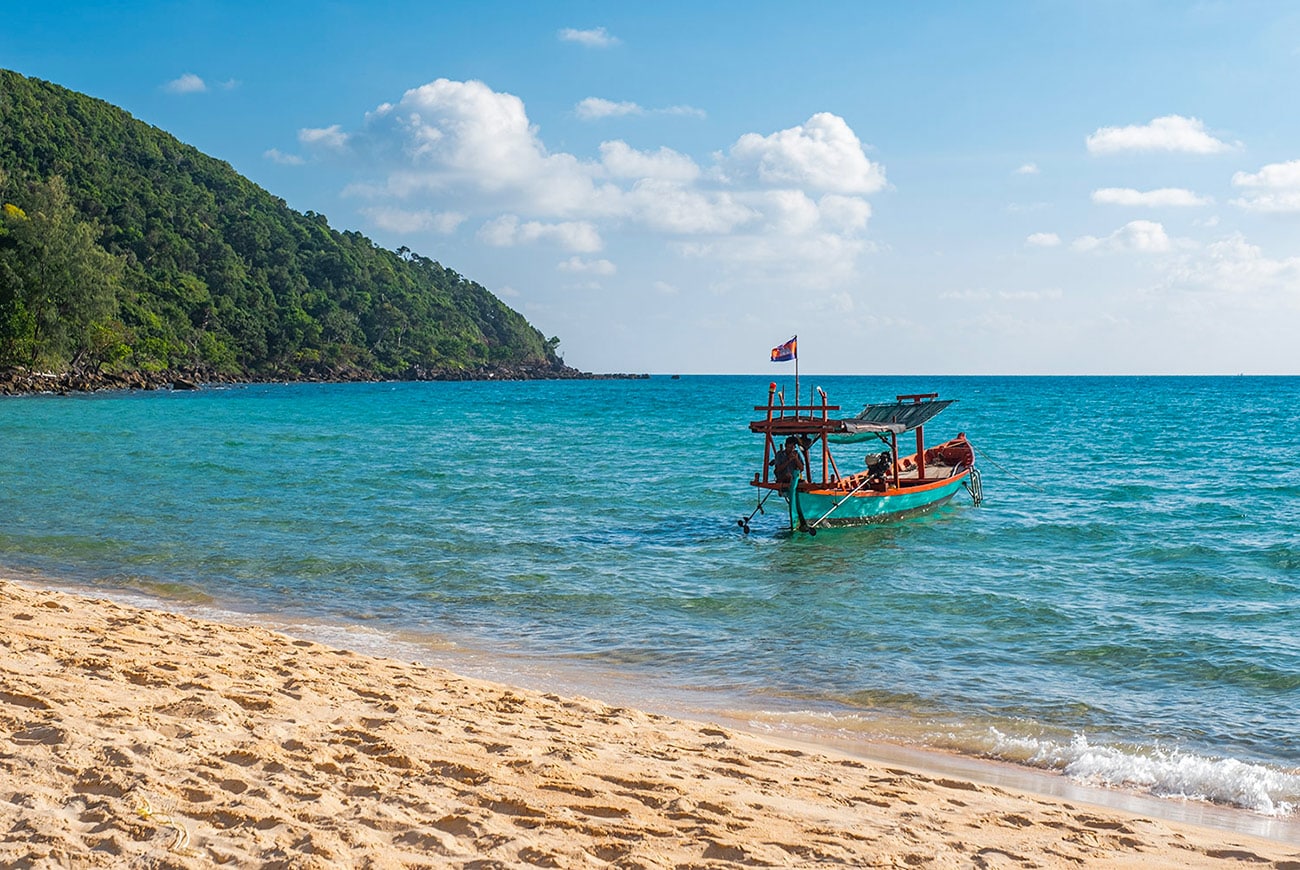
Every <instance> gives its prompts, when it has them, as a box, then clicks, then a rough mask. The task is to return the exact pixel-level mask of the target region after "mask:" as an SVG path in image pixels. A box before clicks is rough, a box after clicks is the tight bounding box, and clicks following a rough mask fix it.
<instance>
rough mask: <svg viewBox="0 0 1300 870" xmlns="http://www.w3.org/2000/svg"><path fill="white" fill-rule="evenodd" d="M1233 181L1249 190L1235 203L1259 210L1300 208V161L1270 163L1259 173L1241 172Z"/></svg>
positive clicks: (1298, 209)
mask: <svg viewBox="0 0 1300 870" xmlns="http://www.w3.org/2000/svg"><path fill="white" fill-rule="evenodd" d="M1232 183H1233V185H1234V186H1235V187H1242V188H1245V189H1246V194H1245V195H1244V196H1243V197H1241V198H1240V199H1234V200H1233V201H1232V202H1233V205H1237V206H1240V207H1242V208H1244V209H1247V210H1249V211H1259V212H1292V211H1300V160H1291V161H1289V162H1287V163H1270V164H1268V165H1267V166H1264V167H1263V168H1262V169H1260V170H1259V172H1255V173H1249V172H1238V173H1236V174H1235V175H1233V176H1232Z"/></svg>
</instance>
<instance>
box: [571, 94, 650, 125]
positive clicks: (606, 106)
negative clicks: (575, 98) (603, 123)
mask: <svg viewBox="0 0 1300 870" xmlns="http://www.w3.org/2000/svg"><path fill="white" fill-rule="evenodd" d="M573 113H574V114H575V115H577V116H578V117H579V118H581V119H582V120H584V121H591V120H594V119H597V118H618V117H621V116H623V115H644V114H645V109H643V108H641V107H640V106H638V105H637V104H636V103H626V102H624V103H616V102H614V101H613V100H602V99H601V98H600V97H587V98H586V99H585V100H583V101H582V102H580V103H578V105H576V106H574V107H573Z"/></svg>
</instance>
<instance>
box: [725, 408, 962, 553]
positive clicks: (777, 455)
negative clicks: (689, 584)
mask: <svg viewBox="0 0 1300 870" xmlns="http://www.w3.org/2000/svg"><path fill="white" fill-rule="evenodd" d="M817 394H818V397H819V402H818V403H817V404H808V405H800V404H798V400H797V399H796V403H795V404H794V405H786V404H785V401H784V397H783V396H781V395H778V394H777V392H776V384H772V385H770V386H769V388H768V393H767V404H766V405H756V406H754V410H755V411H762V412H764V414H765V416H764V417H763V419H761V420H755V421H753V422H752V423H750V424H749V429H750V431H751V432H755V433H758V434H760V435H762V436H763V470H762V471H761V472H756V473H755V474H754V479H753V480H751V481H750V484H751V485H752V486H754V487H757V488H758V490H759V493H760V495H759V502H758V507H756V508H755V509H754V513H751V514H750V515H749V517H748V518H745V519H742V520H739V521H738V524H739V525H740V526H741V528H742V529H744V531H745V532H746V534H748V532H749V521H750V520H751V519H753V517H754V514H756V513H758V512H759V511H761V510H762V507H763V503H764V502H765V501H767V498H768V497H769V496H771V495H772V493H774V492H775V493H779V494H780V496H781V497H782V498H783V499H784V500H785V501H786V503H787V505H788V507H789V509H790V529H791V530H792V531H794V530H798V531H801V532H808V533H809V534H812V535H815V534H817V530H818V529H822V528H827V527H830V526H858V525H866V524H868V523H878V522H885V521H887V520H894V519H900V518H903V517H908V516H914V515H916V514H921V513H925V512H926V511H930V510H933V509H935V508H936V507H938V506H939V505H942V504H944V503H945V502H947V501H948V500H949V499H950V498H952V497H953V496H954V495H956V493H957V491H958V490H959V489H963V488H965V489H966V490H968V491H969V492H970V494H971V497H972V498H973V499H974V501H975V503H976V504H979V503H980V501H981V500H982V498H983V493H982V489H981V485H980V475H979V471H978V470H977V469H976V468H975V451H974V449H973V448H972V447H971V445H970V442H969V441H967V440H966V434H965V433H964V432H959V433H958V434H957V437H955V438H953V439H951V440H949V441H945V442H943V443H942V444H938V445H936V446H934V447H926V446H925V424H926V423H927V422H928V421H929V420H930V419H932V418H933V417H934V416H935V415H936V414H938V413H939V412H940V411H942V410H943V409H944V408H947V407H948V406H949V405H951V404H952V403H953V401H955V400H953V399H946V400H940V399H939V394H938V393H916V394H909V395H902V396H897V397H896V400H895V401H893V402H882V403H879V404H873V405H867V406H866V407H865V408H864V409H863V410H862V412H861V413H860V414H858V415H857V416H854V417H847V418H845V417H840V416H831V413H832V412H835V411H839V410H840V406H839V405H829V404H827V403H826V393H825V391H824V390H822V389H820V388H819V389H818V390H817ZM911 431H915V432H916V452H915V453H913V454H911V455H910V456H899V455H898V436H900V435H903V434H905V433H907V432H911ZM872 442H874V443H876V444H878V445H880V446H882V447H883V448H885V449H883V450H881V451H879V452H877V453H869V454H867V457H866V468H865V469H864V470H862V471H858V472H848V473H842V472H841V471H840V468H839V466H838V465H837V464H836V462H835V458H834V457H833V456H832V455H831V447H830V445H831V444H861V443H872ZM816 460H820V461H816ZM819 466H820V468H819Z"/></svg>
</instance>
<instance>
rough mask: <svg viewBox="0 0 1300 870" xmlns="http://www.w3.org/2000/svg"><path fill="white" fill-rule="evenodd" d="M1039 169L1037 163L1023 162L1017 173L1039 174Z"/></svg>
mask: <svg viewBox="0 0 1300 870" xmlns="http://www.w3.org/2000/svg"><path fill="white" fill-rule="evenodd" d="M1038 171H1039V170H1038V164H1037V163H1022V164H1020V167H1019V168H1018V169H1017V170H1016V175H1037V174H1038Z"/></svg>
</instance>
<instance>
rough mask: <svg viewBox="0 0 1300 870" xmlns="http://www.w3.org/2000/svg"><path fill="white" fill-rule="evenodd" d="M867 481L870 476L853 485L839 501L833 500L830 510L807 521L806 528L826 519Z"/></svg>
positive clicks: (869, 479)
mask: <svg viewBox="0 0 1300 870" xmlns="http://www.w3.org/2000/svg"><path fill="white" fill-rule="evenodd" d="M869 483H871V478H870V477H867V479H866V480H864V481H862V483H859V484H858V485H857V486H855V487H854V488H853V489H851V490H849V492H848V494H847V495H845V496H844V498H842V499H840V500H839V501H837V502H835V504H833V505H831V509H830V510H828V511H827V512H826V513H824V514H822V515H821V516H819V517H818V518H817V519H815V520H813V521H812V522H811V523H809V524H808V528H810V529H816V528H817V524H818V523H820V522H821V521H822V520H824V519H826V518H827V517H828V516H830V515H831V514H833V513H835V510H836V508H838V507H839V506H840V505H842V504H844V503H845V502H846V501H848V500H849V499H850V498H852V497H853V496H854V495H856V494H857V493H858V491H859V490H861V489H862V488H863V487H865V486H866V485H867V484H869Z"/></svg>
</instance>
